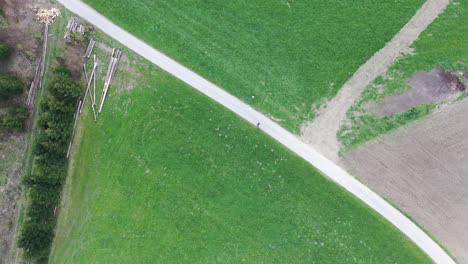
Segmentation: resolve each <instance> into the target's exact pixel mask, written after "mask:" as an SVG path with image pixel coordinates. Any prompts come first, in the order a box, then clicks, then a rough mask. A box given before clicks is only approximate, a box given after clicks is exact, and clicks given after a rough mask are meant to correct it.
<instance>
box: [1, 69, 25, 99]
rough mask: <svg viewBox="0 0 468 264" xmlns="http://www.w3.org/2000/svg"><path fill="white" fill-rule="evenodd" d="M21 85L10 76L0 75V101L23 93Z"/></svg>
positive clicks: (16, 79)
mask: <svg viewBox="0 0 468 264" xmlns="http://www.w3.org/2000/svg"><path fill="white" fill-rule="evenodd" d="M23 86H24V85H23V83H21V82H20V81H19V80H18V78H16V77H15V76H14V75H11V74H0V99H7V98H9V97H11V96H15V95H19V94H21V93H22V92H23Z"/></svg>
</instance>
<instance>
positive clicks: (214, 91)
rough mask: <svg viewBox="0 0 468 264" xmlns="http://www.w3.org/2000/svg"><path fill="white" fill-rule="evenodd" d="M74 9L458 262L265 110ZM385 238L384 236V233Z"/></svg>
mask: <svg viewBox="0 0 468 264" xmlns="http://www.w3.org/2000/svg"><path fill="white" fill-rule="evenodd" d="M59 2H60V3H61V4H62V5H64V6H65V7H66V8H67V9H69V10H70V11H71V12H73V13H75V14H77V15H79V16H81V17H82V18H84V19H85V20H87V21H89V22H90V23H91V24H93V25H95V26H96V27H97V28H99V29H100V30H102V31H103V32H105V33H106V34H108V35H109V36H111V37H112V38H114V39H115V40H117V41H119V42H120V43H122V44H123V45H125V46H126V47H128V48H129V49H130V50H133V51H134V52H136V53H137V54H139V55H141V56H142V57H144V58H146V59H147V60H149V61H151V62H152V63H154V64H155V65H157V66H159V67H160V68H162V69H164V70H165V71H167V72H168V73H170V74H172V75H174V76H175V77H176V78H178V79H180V80H182V81H183V82H185V83H187V84H188V85H190V86H191V87H193V88H195V89H197V90H198V91H200V92H201V93H203V94H205V95H206V96H208V97H210V98H211V99H213V100H215V101H216V102H218V103H220V104H222V105H223V106H225V107H226V108H228V109H229V110H231V111H233V112H234V113H236V114H237V115H239V116H240V117H242V118H244V119H245V120H247V121H248V122H250V123H251V124H253V125H257V123H258V122H260V129H261V130H262V131H264V132H265V133H266V134H268V135H270V136H271V137H272V138H274V139H275V140H277V141H278V142H280V143H281V144H283V145H284V146H286V147H287V148H289V149H290V150H291V151H293V152H294V153H296V154H297V155H298V156H300V157H302V158H303V159H304V160H306V161H307V162H309V163H310V164H312V165H313V166H314V167H316V168H317V169H318V170H320V171H321V172H322V173H323V174H324V175H326V176H328V177H329V178H330V179H332V180H333V181H335V182H336V183H337V184H339V185H341V186H342V187H343V188H345V189H346V190H348V191H349V192H351V193H352V194H354V195H355V196H356V197H358V198H359V199H361V200H362V201H363V202H364V203H366V204H367V205H368V206H370V207H371V208H373V209H374V210H375V211H377V212H378V213H379V214H381V215H382V216H383V217H385V218H386V219H387V220H388V221H390V222H391V223H392V224H393V225H395V226H396V227H397V228H398V229H400V230H401V231H402V232H403V233H404V234H406V235H407V236H408V237H409V238H410V239H411V240H412V241H414V243H415V244H416V245H418V246H419V247H420V248H421V249H422V250H423V251H424V252H426V254H427V255H428V256H430V257H431V258H432V259H433V260H434V261H435V262H436V263H444V264H445V263H455V262H454V261H453V260H452V259H451V258H450V256H449V255H448V254H447V253H446V252H445V251H444V250H443V249H442V248H441V247H439V245H437V244H436V243H435V242H434V241H433V240H432V239H431V238H430V237H429V236H428V235H427V234H426V233H424V232H423V231H422V230H421V229H420V228H419V227H418V226H416V225H415V224H414V223H413V222H411V220H409V219H408V218H407V217H405V216H404V215H403V214H402V213H400V212H399V211H398V210H396V209H395V208H394V207H393V206H391V205H390V204H389V203H387V202H386V201H385V200H384V199H382V198H381V197H380V196H378V195H377V194H376V193H374V192H373V191H371V190H370V189H369V188H367V187H366V186H364V185H363V184H362V183H360V182H359V181H357V180H356V179H355V178H353V177H352V176H351V175H349V174H348V173H347V172H345V171H344V170H343V169H341V168H340V167H338V166H337V165H336V164H334V163H333V162H331V161H330V160H328V159H327V158H325V157H324V156H322V155H321V154H320V153H318V152H317V151H316V150H315V149H313V148H311V147H309V146H308V145H306V144H305V143H304V142H302V141H301V140H300V139H298V138H297V137H296V136H294V135H293V134H291V133H289V132H288V131H287V130H285V129H284V128H282V127H281V126H279V125H278V124H277V123H275V122H274V121H272V120H270V119H269V118H267V117H266V116H264V115H263V114H261V113H259V112H257V111H255V110H253V109H251V108H250V106H248V105H247V104H245V103H243V102H242V101H241V100H239V99H237V98H236V97H234V96H232V95H231V94H229V93H227V92H225V91H224V90H223V89H221V88H219V87H218V86H216V85H214V84H212V83H210V82H209V81H207V80H205V79H204V78H202V77H201V76H199V75H197V74H196V73H194V72H192V71H191V70H189V69H187V68H186V67H184V66H182V65H181V64H179V63H177V62H176V61H174V60H172V59H171V58H169V57H167V56H166V55H164V54H162V53H161V52H159V51H157V50H156V49H154V48H152V47H151V46H149V45H147V44H145V43H144V42H143V41H141V40H139V39H137V38H136V37H134V36H133V35H131V34H129V33H128V32H126V31H125V30H123V29H121V28H120V27H118V26H117V25H115V24H113V23H112V22H111V21H109V20H108V19H107V18H105V17H104V16H102V15H101V14H99V13H98V12H96V11H95V10H94V9H92V8H91V7H89V6H88V5H86V4H85V3H83V2H81V1H79V0H59ZM382 239H385V238H384V237H383V238H382Z"/></svg>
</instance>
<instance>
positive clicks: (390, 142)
mask: <svg viewBox="0 0 468 264" xmlns="http://www.w3.org/2000/svg"><path fill="white" fill-rule="evenodd" d="M467 120H468V100H463V101H460V102H458V103H454V104H451V105H445V106H443V107H441V108H440V109H439V110H437V111H436V112H435V113H434V114H432V115H431V116H430V117H428V118H426V119H424V120H420V121H418V122H416V123H413V124H412V125H409V126H407V127H405V128H402V129H400V130H398V131H397V132H395V133H393V134H391V135H388V136H385V137H381V138H379V139H377V140H374V141H371V142H369V143H368V144H366V145H364V146H362V147H359V148H357V149H355V150H353V151H351V152H349V153H348V154H347V155H346V156H344V157H343V158H342V159H341V160H340V163H341V165H342V166H343V167H345V168H346V169H347V170H348V171H349V172H350V173H351V174H352V175H355V176H356V177H357V178H359V179H360V180H361V181H362V182H364V183H365V184H366V185H367V186H369V187H370V188H371V189H372V190H374V191H376V192H377V193H379V194H380V195H382V196H383V197H385V198H387V199H389V200H390V201H392V202H393V203H394V204H396V205H397V206H398V207H400V209H401V210H402V211H404V212H405V213H407V214H408V215H410V216H411V217H412V218H413V219H415V221H416V222H417V223H418V224H420V225H422V226H423V227H424V228H425V229H426V230H427V231H428V232H429V233H430V234H432V235H433V236H434V237H435V238H436V239H437V240H439V241H440V242H441V243H442V245H444V246H445V247H446V248H448V250H449V251H450V252H451V253H452V254H453V255H455V257H456V258H458V260H459V261H460V262H462V263H468V221H467V219H468V162H467V160H468V122H467Z"/></svg>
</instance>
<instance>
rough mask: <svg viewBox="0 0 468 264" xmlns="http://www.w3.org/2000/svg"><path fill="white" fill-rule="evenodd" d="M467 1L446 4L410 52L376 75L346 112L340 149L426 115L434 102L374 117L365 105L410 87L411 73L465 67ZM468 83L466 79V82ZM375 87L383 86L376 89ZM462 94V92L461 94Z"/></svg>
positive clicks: (467, 40) (467, 20)
mask: <svg viewBox="0 0 468 264" xmlns="http://www.w3.org/2000/svg"><path fill="white" fill-rule="evenodd" d="M467 31H468V2H467V1H460V2H458V4H450V5H449V6H448V7H447V9H446V10H445V11H444V13H442V14H441V15H440V17H439V18H437V19H436V20H435V21H434V22H433V23H432V24H431V25H430V26H429V27H428V28H427V29H426V30H425V31H424V32H423V33H422V34H421V36H420V38H419V40H418V41H416V42H415V43H414V44H413V45H412V48H414V51H415V52H414V55H407V56H404V57H403V58H401V59H400V60H398V61H397V62H396V63H395V64H394V65H393V66H392V67H391V68H390V69H389V70H388V72H387V73H386V74H385V76H380V77H379V78H377V79H376V80H375V81H374V83H373V84H371V85H370V86H369V87H368V88H367V89H366V90H365V91H364V92H363V95H362V98H361V100H360V101H359V102H357V103H356V104H355V105H354V106H353V107H352V108H351V110H350V111H349V112H348V118H349V119H350V120H351V122H350V124H349V125H348V126H344V127H342V129H341V131H340V132H339V133H338V139H339V140H340V141H341V143H342V145H343V151H344V152H346V151H347V150H349V149H352V148H355V147H357V146H359V145H362V144H364V143H365V142H367V141H369V140H371V139H373V138H376V137H378V136H380V135H384V134H386V133H389V132H392V131H394V130H396V129H398V128H399V127H401V126H404V125H407V124H410V123H411V122H414V121H416V120H418V119H420V118H423V117H425V116H427V115H429V114H430V113H431V112H432V110H433V109H435V108H436V106H434V105H421V106H418V107H415V108H413V109H411V110H408V111H406V112H404V113H401V114H398V115H393V116H388V117H384V118H378V117H376V116H373V115H372V114H371V113H369V112H368V110H367V109H366V105H367V104H368V103H369V102H376V103H378V102H380V101H382V100H383V99H384V98H385V97H386V96H388V95H393V94H397V93H401V92H403V91H404V90H406V89H408V88H410V86H409V85H408V84H407V83H406V81H407V80H408V78H410V77H411V76H412V75H413V74H414V73H417V72H421V71H426V72H430V71H431V70H433V69H435V68H444V69H446V70H449V71H461V70H466V69H468V46H467V45H465V44H464V43H468V35H467V34H466V32H467ZM466 84H468V83H466ZM376 87H383V88H384V89H383V91H381V92H378V91H379V89H377V88H376ZM462 97H466V95H462Z"/></svg>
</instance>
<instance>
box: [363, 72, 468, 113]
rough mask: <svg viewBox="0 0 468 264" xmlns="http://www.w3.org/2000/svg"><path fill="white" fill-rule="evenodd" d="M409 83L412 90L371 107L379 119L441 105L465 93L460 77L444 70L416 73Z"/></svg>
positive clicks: (387, 98) (392, 96)
mask: <svg viewBox="0 0 468 264" xmlns="http://www.w3.org/2000/svg"><path fill="white" fill-rule="evenodd" d="M407 83H408V84H409V85H410V86H411V89H409V90H406V91H405V92H404V93H402V94H397V95H391V96H387V97H386V98H385V99H384V100H383V101H382V102H381V103H380V104H378V105H374V106H371V107H370V110H371V112H372V113H373V114H375V115H376V116H378V117H384V116H391V115H395V114H400V113H403V112H405V111H407V110H410V109H412V108H413V107H416V106H418V105H422V104H439V103H443V102H446V101H450V100H453V99H456V98H457V97H458V96H460V95H461V94H462V92H463V91H465V86H464V84H463V83H462V82H461V81H460V79H459V77H458V75H457V74H456V73H453V72H447V71H445V70H443V69H434V70H432V71H431V72H429V73H428V72H418V73H415V74H414V75H413V76H412V77H411V78H410V79H409V80H408V81H407Z"/></svg>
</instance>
